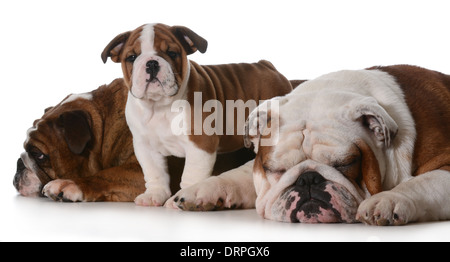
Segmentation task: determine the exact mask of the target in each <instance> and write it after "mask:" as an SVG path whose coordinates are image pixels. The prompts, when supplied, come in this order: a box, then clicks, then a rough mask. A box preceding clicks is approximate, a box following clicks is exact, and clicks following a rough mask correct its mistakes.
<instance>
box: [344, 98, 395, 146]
mask: <svg viewBox="0 0 450 262" xmlns="http://www.w3.org/2000/svg"><path fill="white" fill-rule="evenodd" d="M351 108H352V109H351V110H352V111H351V118H352V119H353V120H354V121H361V123H362V124H363V125H364V126H365V127H366V128H367V129H368V130H369V131H370V132H371V134H372V136H373V137H374V139H375V141H376V142H377V144H378V145H384V146H385V147H389V146H390V145H391V144H392V141H393V139H394V138H395V136H396V134H397V132H398V125H397V123H396V122H395V121H394V119H392V117H391V116H390V115H389V114H388V113H387V112H386V110H385V109H384V108H383V107H382V106H381V105H380V104H378V102H377V101H376V100H375V99H374V98H372V97H366V98H364V99H362V100H361V101H358V102H357V103H353V104H352V105H351Z"/></svg>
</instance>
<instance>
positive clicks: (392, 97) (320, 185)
mask: <svg viewBox="0 0 450 262" xmlns="http://www.w3.org/2000/svg"><path fill="white" fill-rule="evenodd" d="M275 100H276V101H277V102H278V103H279V108H278V109H276V110H258V109H255V110H254V111H253V112H252V113H251V115H250V117H249V119H248V126H247V136H246V139H247V143H249V142H251V143H253V145H254V146H255V152H257V155H256V158H255V163H254V168H253V178H254V183H255V188H256V194H257V200H256V209H257V212H258V213H259V214H260V215H261V216H263V217H264V218H267V219H271V220H277V221H284V222H309V223H317V222H325V223H327V222H347V223H353V222H357V221H358V220H359V221H362V222H364V223H367V224H371V225H401V224H406V223H409V222H413V221H429V220H445V219H450V76H448V75H444V74H441V73H439V72H436V71H431V70H427V69H423V68H419V67H414V66H408V65H398V66H388V67H374V68H370V69H367V70H359V71H339V72H335V73H331V74H327V75H324V76H321V77H319V78H317V79H315V80H311V81H307V82H305V83H303V84H302V85H300V86H299V87H297V88H296V89H294V91H293V92H291V93H290V94H288V95H286V96H284V97H278V98H274V99H272V100H271V101H272V102H273V101H275ZM261 106H262V105H260V106H259V107H261ZM258 111H259V112H258ZM257 112H258V114H257ZM261 119H263V120H267V126H266V125H265V124H264V123H265V121H260V120H261ZM274 119H277V121H273V120H274ZM258 122H260V123H262V124H258ZM268 126H270V127H271V128H272V130H276V129H278V131H279V132H278V133H276V132H272V133H271V134H270V133H267V132H265V133H264V130H265V129H266V128H268ZM261 133H263V135H261ZM264 138H267V139H273V141H272V144H270V145H266V146H264V145H262V144H261V141H262V139H264Z"/></svg>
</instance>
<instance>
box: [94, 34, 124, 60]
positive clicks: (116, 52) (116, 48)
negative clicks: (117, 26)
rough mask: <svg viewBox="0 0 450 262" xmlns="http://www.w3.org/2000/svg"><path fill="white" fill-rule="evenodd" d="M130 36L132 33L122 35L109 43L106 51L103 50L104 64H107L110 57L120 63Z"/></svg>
mask: <svg viewBox="0 0 450 262" xmlns="http://www.w3.org/2000/svg"><path fill="white" fill-rule="evenodd" d="M130 34H131V32H125V33H122V34H120V35H118V36H116V37H115V38H114V39H113V40H111V42H109V44H108V45H107V46H106V47H105V49H103V52H102V55H101V57H102V61H103V63H106V61H107V60H108V57H111V60H112V61H113V62H116V63H118V62H120V54H121V53H122V48H123V45H124V44H125V42H126V41H127V40H128V37H130Z"/></svg>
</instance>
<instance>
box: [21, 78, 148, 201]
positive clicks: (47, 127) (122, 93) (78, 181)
mask: <svg viewBox="0 0 450 262" xmlns="http://www.w3.org/2000/svg"><path fill="white" fill-rule="evenodd" d="M127 95H128V89H127V88H126V85H125V83H124V81H123V79H116V80H114V81H113V82H112V83H110V84H109V85H103V86H101V87H99V88H98V89H96V90H94V91H92V92H88V93H84V94H72V95H69V96H67V97H66V98H65V99H64V100H63V101H62V102H60V103H59V104H58V105H56V106H55V107H50V108H47V109H46V110H45V113H44V115H43V116H42V117H41V118H40V119H37V120H36V121H34V123H33V127H31V128H30V129H29V130H28V131H27V138H26V140H25V142H24V145H23V146H24V148H25V152H24V153H22V155H21V156H20V158H19V160H18V162H17V173H16V175H15V177H14V180H13V184H14V186H15V187H16V189H17V190H18V192H19V193H20V194H21V195H23V196H47V197H49V198H51V199H54V200H57V201H68V202H77V201H133V200H134V198H135V197H136V196H137V195H139V194H141V193H142V192H144V191H145V187H144V179H143V177H142V170H141V168H140V166H139V163H138V161H137V159H136V156H135V155H134V150H133V142H132V137H131V133H130V131H129V129H128V126H127V123H126V121H125V113H124V110H125V103H126V99H127Z"/></svg>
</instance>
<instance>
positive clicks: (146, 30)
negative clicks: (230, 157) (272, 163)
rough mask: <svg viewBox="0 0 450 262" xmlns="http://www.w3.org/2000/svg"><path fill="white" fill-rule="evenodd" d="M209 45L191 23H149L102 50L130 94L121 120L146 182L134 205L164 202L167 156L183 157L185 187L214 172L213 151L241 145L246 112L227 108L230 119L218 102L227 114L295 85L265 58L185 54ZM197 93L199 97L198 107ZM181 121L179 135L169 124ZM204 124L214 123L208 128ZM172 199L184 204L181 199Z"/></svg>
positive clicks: (285, 90) (234, 148) (227, 149)
mask: <svg viewBox="0 0 450 262" xmlns="http://www.w3.org/2000/svg"><path fill="white" fill-rule="evenodd" d="M206 49H207V41H206V40H205V39H203V38H202V37H200V36H199V35H198V34H196V33H195V32H193V31H192V30H190V29H189V28H186V27H183V26H172V27H171V26H167V25H164V24H147V25H143V26H141V27H138V28H137V29H135V30H133V31H129V32H125V33H122V34H120V35H118V36H117V37H116V38H114V39H113V40H112V41H111V42H110V43H109V44H108V45H107V46H106V48H105V49H104V51H103V53H102V55H101V57H102V59H103V62H106V61H107V58H108V57H110V58H111V60H112V61H114V62H120V63H122V69H123V74H124V78H125V82H126V84H127V86H128V89H129V92H130V94H131V95H129V96H128V101H127V104H126V112H125V113H126V119H127V123H128V125H129V127H130V129H131V132H132V134H133V144H134V149H135V152H136V156H137V159H138V160H139V163H140V164H141V166H142V169H143V172H144V178H145V181H146V184H145V186H146V191H145V193H144V194H142V195H140V196H138V197H137V198H136V200H135V202H136V203H137V204H138V205H153V206H159V205H163V204H164V203H165V202H166V200H167V199H168V198H169V197H170V196H171V190H170V189H169V180H170V177H169V174H168V173H167V164H166V161H165V156H168V155H174V156H177V157H186V163H185V166H184V171H183V174H182V179H181V188H187V187H188V186H191V185H194V184H195V183H197V182H199V181H202V180H204V179H205V178H208V177H209V176H210V175H211V172H212V170H213V166H214V163H215V161H216V155H217V153H222V152H232V151H235V150H238V149H240V148H243V146H244V143H243V132H240V131H241V130H240V128H239V127H243V125H244V123H245V119H246V117H247V115H248V112H244V113H242V116H240V115H237V116H235V114H234V113H232V115H233V116H235V117H234V119H231V120H230V119H229V118H227V117H225V116H224V115H223V114H222V113H220V111H218V107H217V106H218V104H220V105H221V106H223V110H222V112H223V113H224V112H228V111H227V105H228V103H227V101H243V102H244V103H246V102H247V101H250V100H252V101H257V102H259V101H260V100H265V99H269V98H272V97H274V96H278V95H285V94H287V93H288V92H290V91H291V90H292V87H291V85H290V83H289V81H288V80H287V79H286V78H285V77H284V76H283V75H282V74H280V73H279V72H278V71H277V70H276V69H275V68H274V66H273V65H272V64H271V63H270V62H267V61H260V62H258V63H254V64H225V65H212V66H201V65H198V64H197V63H195V62H193V61H189V60H188V59H187V56H188V55H190V54H192V53H194V52H196V51H197V50H199V51H200V52H202V53H204V52H206ZM195 99H200V101H199V103H198V104H199V105H200V107H198V106H197V105H198V104H197V102H196V101H195ZM180 101H185V102H187V103H188V105H190V108H189V109H187V110H184V111H182V112H181V113H180V111H174V108H173V106H174V105H175V104H178V105H183V103H179V102H180ZM211 101H213V103H212V104H211V103H210V102H211ZM208 103H209V108H207V109H206V110H205V108H206V104H208ZM184 105H185V104H184ZM255 107H256V105H255ZM213 108H214V109H213ZM176 109H178V108H176ZM202 109H203V110H202ZM244 111H245V110H244ZM237 114H239V113H237ZM180 116H181V117H180ZM197 116H200V117H199V118H200V119H198V118H197V119H196V117H197ZM180 120H181V121H180ZM208 121H209V122H208ZM180 122H182V123H184V125H182V132H180V133H178V132H175V131H174V126H178V124H179V123H180ZM207 122H208V123H210V124H211V123H213V124H212V125H210V126H208V127H211V128H209V129H208V128H207V130H205V125H206V124H205V123H207ZM218 127H220V128H221V130H222V132H218V131H219V130H218ZM175 129H176V128H175ZM225 130H226V133H225ZM173 200H174V201H175V202H177V203H175V205H181V204H182V201H181V200H183V198H177V197H174V198H173Z"/></svg>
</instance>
